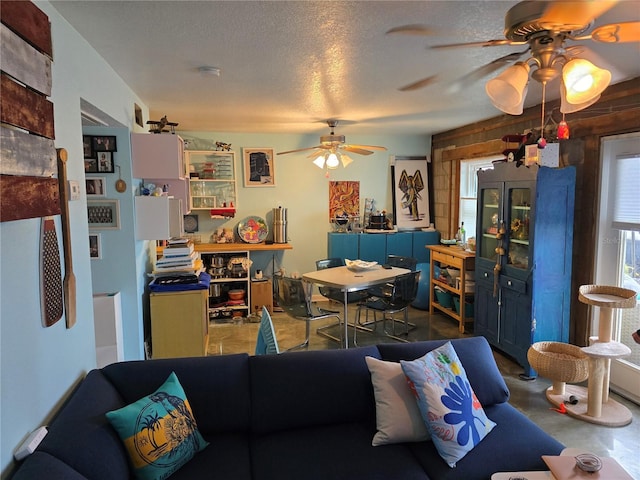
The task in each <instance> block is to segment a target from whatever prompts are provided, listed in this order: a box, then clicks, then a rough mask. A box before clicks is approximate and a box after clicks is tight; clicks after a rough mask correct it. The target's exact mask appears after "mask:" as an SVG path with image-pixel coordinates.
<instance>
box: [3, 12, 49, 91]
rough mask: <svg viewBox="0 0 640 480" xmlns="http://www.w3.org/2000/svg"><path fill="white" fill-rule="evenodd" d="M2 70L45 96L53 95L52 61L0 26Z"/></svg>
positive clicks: (6, 28) (7, 28)
mask: <svg viewBox="0 0 640 480" xmlns="http://www.w3.org/2000/svg"><path fill="white" fill-rule="evenodd" d="M0 69H1V70H2V71H3V72H5V73H7V74H8V75H11V76H12V77H13V78H15V79H17V80H18V81H20V82H22V83H24V84H25V85H29V87H31V88H32V89H33V90H36V91H37V92H40V93H42V94H44V95H47V96H49V95H51V59H50V58H49V57H47V56H46V55H44V54H42V53H40V52H39V51H38V50H36V49H35V48H33V47H32V46H31V45H29V44H28V43H27V42H25V41H24V40H23V39H22V38H20V37H19V36H18V35H16V34H15V33H14V32H12V31H11V30H9V27H7V26H5V25H2V24H0Z"/></svg>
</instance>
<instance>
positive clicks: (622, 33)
mask: <svg viewBox="0 0 640 480" xmlns="http://www.w3.org/2000/svg"><path fill="white" fill-rule="evenodd" d="M586 38H591V39H592V40H595V41H596V42H603V43H625V42H640V22H620V23H610V24H608V25H602V26H601V27H598V28H596V29H594V30H593V32H591V35H589V36H587V37H586ZM576 40H582V38H577V39H576Z"/></svg>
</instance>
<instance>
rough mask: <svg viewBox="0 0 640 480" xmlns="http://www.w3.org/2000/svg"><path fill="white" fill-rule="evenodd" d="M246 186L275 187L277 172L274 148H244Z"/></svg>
mask: <svg viewBox="0 0 640 480" xmlns="http://www.w3.org/2000/svg"><path fill="white" fill-rule="evenodd" d="M242 160H243V167H244V186H245V187H275V186H276V172H275V161H274V155H273V148H243V149H242Z"/></svg>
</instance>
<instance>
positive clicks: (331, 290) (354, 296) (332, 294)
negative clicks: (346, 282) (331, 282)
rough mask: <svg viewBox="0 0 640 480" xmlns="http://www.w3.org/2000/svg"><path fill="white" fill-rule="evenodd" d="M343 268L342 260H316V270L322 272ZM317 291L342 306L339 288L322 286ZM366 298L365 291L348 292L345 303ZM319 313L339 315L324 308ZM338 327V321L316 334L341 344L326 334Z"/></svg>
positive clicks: (338, 340)
mask: <svg viewBox="0 0 640 480" xmlns="http://www.w3.org/2000/svg"><path fill="white" fill-rule="evenodd" d="M343 266H345V261H344V259H343V258H338V257H335V258H324V259H322V260H316V270H324V269H325V268H335V267H343ZM318 291H319V292H320V295H322V296H323V297H325V298H327V299H328V300H331V301H334V302H338V303H340V304H341V305H343V304H344V293H343V292H342V291H341V290H340V289H339V288H335V287H327V286H324V285H322V286H320V287H318ZM368 297H369V294H368V293H367V292H366V290H359V291H357V292H349V293H347V303H357V302H361V301H363V300H366V299H367V298H368ZM320 311H321V312H323V313H335V314H337V313H340V312H339V310H330V309H328V308H324V307H323V308H320ZM340 325H341V324H340V321H338V322H337V323H332V324H330V325H325V326H323V327H319V328H318V330H317V333H318V334H319V335H322V336H323V337H327V338H329V339H330V340H333V341H334V342H341V339H340V338H338V337H336V336H335V335H331V334H330V333H328V332H327V330H329V329H331V328H334V327H336V326H340ZM340 332H342V330H340Z"/></svg>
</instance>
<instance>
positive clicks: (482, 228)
mask: <svg viewBox="0 0 640 480" xmlns="http://www.w3.org/2000/svg"><path fill="white" fill-rule="evenodd" d="M500 191H501V190H500V189H499V188H498V187H495V188H484V189H482V190H481V191H480V212H479V213H480V218H479V219H478V221H479V230H478V237H479V238H478V239H477V240H476V243H477V247H478V248H477V252H476V255H478V256H479V257H481V258H486V259H487V260H491V261H495V260H496V258H497V256H496V255H497V254H496V248H497V246H498V239H497V238H496V235H497V233H498V228H499V225H498V222H499V221H500V200H501V199H500Z"/></svg>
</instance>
